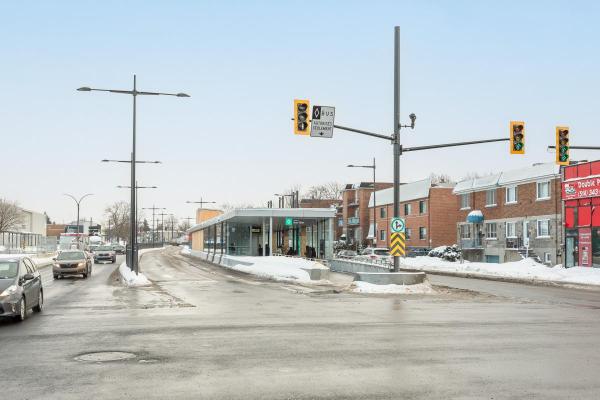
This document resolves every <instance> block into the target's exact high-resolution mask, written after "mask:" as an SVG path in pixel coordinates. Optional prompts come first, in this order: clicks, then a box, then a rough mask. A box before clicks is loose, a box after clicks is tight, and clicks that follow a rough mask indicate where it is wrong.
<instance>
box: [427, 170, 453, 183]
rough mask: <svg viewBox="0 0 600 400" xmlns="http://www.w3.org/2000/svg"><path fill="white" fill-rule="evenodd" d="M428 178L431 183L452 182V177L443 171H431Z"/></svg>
mask: <svg viewBox="0 0 600 400" xmlns="http://www.w3.org/2000/svg"><path fill="white" fill-rule="evenodd" d="M429 179H431V183H433V184H439V183H450V182H452V178H451V177H450V175H448V174H445V173H443V172H442V173H439V174H436V173H433V172H432V173H431V175H429Z"/></svg>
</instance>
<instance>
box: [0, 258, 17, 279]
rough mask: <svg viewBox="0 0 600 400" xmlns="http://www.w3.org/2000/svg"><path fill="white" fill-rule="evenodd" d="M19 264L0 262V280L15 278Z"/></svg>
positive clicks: (15, 262)
mask: <svg viewBox="0 0 600 400" xmlns="http://www.w3.org/2000/svg"><path fill="white" fill-rule="evenodd" d="M17 271H19V263H18V262H17V261H0V279H10V278H14V277H15V276H17Z"/></svg>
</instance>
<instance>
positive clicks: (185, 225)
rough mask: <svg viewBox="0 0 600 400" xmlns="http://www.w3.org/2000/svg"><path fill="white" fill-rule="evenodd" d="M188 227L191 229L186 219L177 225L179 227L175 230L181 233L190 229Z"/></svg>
mask: <svg viewBox="0 0 600 400" xmlns="http://www.w3.org/2000/svg"><path fill="white" fill-rule="evenodd" d="M190 227H191V224H190V222H189V221H188V220H187V219H184V220H182V221H181V222H180V223H179V226H178V227H177V229H178V230H179V231H181V232H185V231H187V230H188V229H190Z"/></svg>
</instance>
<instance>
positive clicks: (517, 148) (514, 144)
mask: <svg viewBox="0 0 600 400" xmlns="http://www.w3.org/2000/svg"><path fill="white" fill-rule="evenodd" d="M513 147H514V149H515V150H517V151H520V150H521V149H522V148H523V143H521V142H514V143H513Z"/></svg>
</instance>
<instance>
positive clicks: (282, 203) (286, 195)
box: [274, 191, 298, 208]
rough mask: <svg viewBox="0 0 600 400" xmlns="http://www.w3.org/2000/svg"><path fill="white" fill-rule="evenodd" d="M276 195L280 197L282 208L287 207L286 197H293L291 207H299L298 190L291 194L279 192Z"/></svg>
mask: <svg viewBox="0 0 600 400" xmlns="http://www.w3.org/2000/svg"><path fill="white" fill-rule="evenodd" d="M274 196H277V197H279V207H280V208H285V201H284V199H283V198H284V197H291V198H292V200H291V202H290V203H291V208H297V206H298V203H297V201H298V191H295V192H292V193H290V194H279V193H275V194H274Z"/></svg>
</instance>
